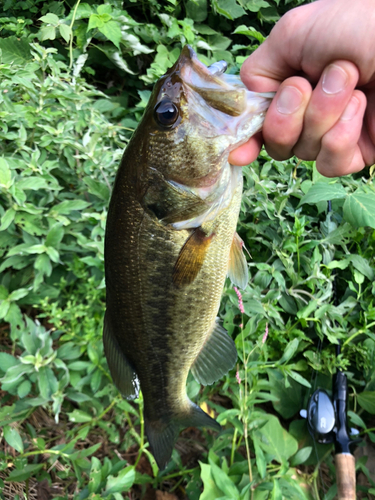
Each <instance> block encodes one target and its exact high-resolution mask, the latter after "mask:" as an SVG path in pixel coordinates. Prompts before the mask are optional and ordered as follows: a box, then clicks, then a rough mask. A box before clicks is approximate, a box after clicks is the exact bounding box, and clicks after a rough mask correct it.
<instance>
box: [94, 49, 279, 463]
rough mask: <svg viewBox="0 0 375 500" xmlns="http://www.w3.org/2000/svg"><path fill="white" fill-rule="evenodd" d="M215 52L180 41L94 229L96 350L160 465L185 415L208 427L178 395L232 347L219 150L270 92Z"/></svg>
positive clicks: (242, 260) (232, 189)
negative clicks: (138, 417)
mask: <svg viewBox="0 0 375 500" xmlns="http://www.w3.org/2000/svg"><path fill="white" fill-rule="evenodd" d="M226 69H227V64H226V63H225V61H219V62H217V63H214V64H212V65H211V66H206V65H205V64H203V63H202V62H200V61H199V59H198V57H197V55H196V53H195V52H194V50H193V49H192V48H191V47H190V46H185V47H184V48H183V50H182V51H181V54H180V57H179V58H178V60H177V62H176V63H175V64H174V65H173V67H171V68H170V69H169V70H168V71H167V72H166V74H165V75H164V76H163V77H161V78H160V79H159V80H158V81H157V83H156V84H155V86H154V89H153V92H152V94H151V96H150V100H149V103H148V105H147V107H146V109H145V111H144V115H143V118H142V120H141V122H140V123H139V125H138V127H137V129H136V130H135V132H134V134H133V136H132V138H131V139H130V141H129V143H128V145H127V147H126V149H125V152H124V155H123V157H122V160H121V163H120V166H119V169H118V172H117V175H116V179H115V183H114V186H113V191H112V195H111V200H110V204H109V209H108V217H107V223H106V233H105V280H106V313H105V319H104V327H103V341H104V349H105V355H106V358H107V362H108V366H109V369H110V373H111V376H112V379H113V382H114V384H115V385H116V387H117V388H118V390H119V391H120V393H121V394H122V395H123V397H125V398H127V399H134V398H136V397H138V394H139V390H141V391H142V395H143V402H144V423H145V432H146V435H147V438H148V442H149V447H150V451H151V452H152V454H153V456H154V458H155V460H156V463H157V465H158V467H159V468H160V469H164V468H165V467H166V465H167V464H168V462H169V461H170V459H171V455H172V451H173V447H174V444H175V441H176V439H177V436H178V434H179V432H180V430H182V429H183V428H186V427H191V426H193V427H208V428H212V429H214V430H217V431H220V429H221V427H220V425H219V424H218V422H217V421H216V420H215V419H213V418H211V417H210V416H209V415H208V414H206V413H205V412H204V411H203V410H202V409H201V408H200V407H199V406H198V405H196V404H195V403H193V402H192V401H190V399H189V398H188V396H187V393H186V381H187V377H188V374H189V371H191V373H192V374H193V376H194V378H195V379H196V380H197V381H198V382H199V383H200V384H203V385H207V384H213V383H214V382H216V381H218V380H219V379H220V378H222V377H223V376H224V375H225V374H226V373H227V372H228V371H229V370H231V369H232V368H233V367H234V365H235V363H236V360H237V352H236V347H235V344H234V342H233V340H232V339H231V338H230V337H229V335H228V333H227V332H226V330H225V329H224V328H223V326H222V325H221V324H220V322H219V321H218V319H217V314H218V309H219V305H220V299H221V295H222V290H223V287H224V282H225V279H226V276H227V274H228V276H229V277H230V279H231V280H232V282H233V283H235V284H236V285H237V286H239V287H241V288H245V287H246V284H247V281H248V267H247V262H246V257H245V255H244V253H243V242H242V240H241V238H240V237H239V236H238V235H237V233H236V224H237V220H238V215H239V210H240V204H241V194H242V172H241V168H240V167H237V166H233V165H230V164H229V163H228V155H229V152H230V151H231V150H233V149H234V148H235V147H237V146H239V145H240V144H243V143H244V142H246V141H247V140H248V139H249V138H250V137H251V136H252V135H253V134H255V133H256V132H258V131H259V130H260V129H261V126H262V123H263V121H264V117H265V113H266V110H267V108H268V107H269V104H270V102H271V99H272V94H257V93H254V92H250V91H249V90H247V88H246V87H245V86H244V85H243V84H242V82H241V80H240V78H239V77H238V76H235V75H227V74H224V72H225V71H226Z"/></svg>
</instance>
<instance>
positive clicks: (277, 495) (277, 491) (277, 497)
mask: <svg viewBox="0 0 375 500" xmlns="http://www.w3.org/2000/svg"><path fill="white" fill-rule="evenodd" d="M269 498H270V500H282V498H283V495H282V493H281V487H280V483H279V480H278V479H274V480H273V488H272V491H271V496H270V497H269Z"/></svg>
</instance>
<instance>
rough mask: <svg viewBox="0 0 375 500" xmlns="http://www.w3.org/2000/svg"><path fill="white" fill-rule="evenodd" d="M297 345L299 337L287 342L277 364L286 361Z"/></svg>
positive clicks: (294, 351)
mask: <svg viewBox="0 0 375 500" xmlns="http://www.w3.org/2000/svg"><path fill="white" fill-rule="evenodd" d="M298 345H299V339H297V338H296V339H293V340H292V341H291V342H289V343H288V345H287V346H286V348H285V351H284V353H283V355H282V356H281V358H280V359H279V361H278V362H277V364H280V365H282V364H283V363H287V362H288V361H289V360H290V359H291V358H292V357H293V356H294V354H295V353H296V351H297V349H298Z"/></svg>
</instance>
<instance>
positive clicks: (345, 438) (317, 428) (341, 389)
mask: <svg viewBox="0 0 375 500" xmlns="http://www.w3.org/2000/svg"><path fill="white" fill-rule="evenodd" d="M347 394H348V383H347V378H346V375H345V373H343V372H341V371H338V372H337V373H336V375H335V376H334V379H333V397H332V399H331V398H330V396H329V395H328V393H327V392H326V391H325V390H324V389H317V390H316V391H315V392H314V394H313V395H312V396H311V398H310V400H309V402H308V405H307V410H301V411H300V415H301V417H303V418H306V419H307V427H308V430H309V432H310V434H311V436H312V438H313V439H314V441H316V442H317V443H319V444H329V443H334V444H335V449H336V453H338V454H350V453H351V451H350V446H351V445H354V444H355V443H358V442H360V441H361V439H355V438H354V439H352V438H351V436H356V435H358V434H359V431H357V430H356V429H350V430H349V427H348V423H347V408H346V407H347Z"/></svg>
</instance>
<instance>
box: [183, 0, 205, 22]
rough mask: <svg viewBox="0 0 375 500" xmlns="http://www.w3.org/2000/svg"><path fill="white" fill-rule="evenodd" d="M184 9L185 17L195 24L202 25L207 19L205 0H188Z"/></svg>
mask: <svg viewBox="0 0 375 500" xmlns="http://www.w3.org/2000/svg"><path fill="white" fill-rule="evenodd" d="M185 8H186V15H187V17H189V18H190V19H192V20H193V21H195V22H196V23H202V22H203V21H204V20H205V19H206V17H207V0H188V1H187V2H186V4H185Z"/></svg>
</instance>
